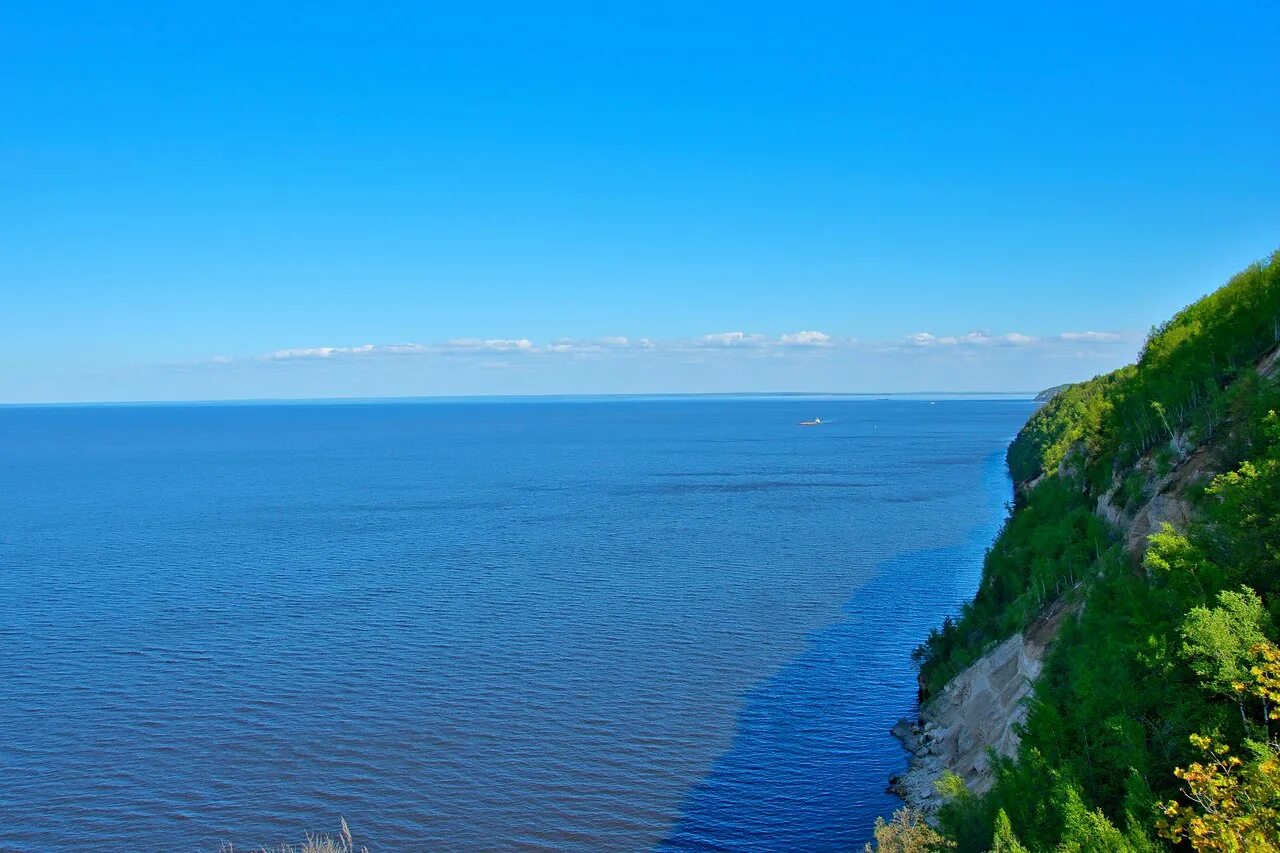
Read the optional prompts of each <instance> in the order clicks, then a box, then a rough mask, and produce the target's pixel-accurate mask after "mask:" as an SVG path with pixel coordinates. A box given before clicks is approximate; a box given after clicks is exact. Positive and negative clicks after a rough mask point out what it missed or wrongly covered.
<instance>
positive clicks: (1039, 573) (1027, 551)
mask: <svg viewBox="0 0 1280 853" xmlns="http://www.w3.org/2000/svg"><path fill="white" fill-rule="evenodd" d="M1107 545H1108V531H1107V528H1106V525H1105V524H1104V523H1103V522H1102V521H1101V520H1100V519H1099V518H1098V517H1097V516H1096V515H1094V514H1093V513H1092V512H1091V511H1090V510H1089V508H1088V506H1087V505H1086V504H1085V503H1084V500H1083V498H1082V497H1081V495H1080V494H1079V493H1078V492H1076V491H1074V490H1072V489H1071V488H1070V487H1069V485H1068V484H1067V483H1065V482H1064V481H1063V480H1061V479H1059V478H1056V477H1054V478H1050V479H1047V480H1045V481H1044V482H1042V483H1041V484H1040V485H1039V486H1037V487H1036V488H1035V489H1034V490H1033V491H1032V492H1031V494H1030V495H1029V496H1028V498H1027V499H1026V501H1025V502H1024V504H1023V506H1022V507H1020V508H1019V509H1018V511H1017V512H1015V513H1014V514H1013V515H1011V516H1010V517H1009V519H1008V520H1007V521H1006V522H1005V525H1004V528H1003V530H1002V531H1001V534H1000V536H999V537H998V538H997V540H996V542H995V544H994V545H993V546H992V547H991V549H990V550H988V551H987V555H986V558H985V561H984V564H983V570H982V583H981V585H980V586H979V589H978V594H977V595H976V596H975V597H974V600H973V601H972V602H971V603H969V604H967V605H965V607H964V608H963V610H962V612H961V614H960V618H959V620H952V619H947V620H945V621H944V622H943V624H942V628H941V629H940V630H935V631H933V632H931V633H930V635H929V637H928V639H927V640H926V641H925V643H924V644H923V645H922V646H921V647H920V648H919V649H917V650H916V653H915V658H916V660H917V661H918V662H919V663H920V666H921V675H922V681H923V682H924V683H925V685H926V686H927V688H928V692H934V691H936V690H938V689H940V688H941V686H942V685H943V684H945V683H946V682H947V681H948V680H949V679H950V678H951V677H952V676H954V675H955V674H956V673H957V672H959V671H960V670H962V669H964V668H965V667H966V666H968V665H969V664H970V663H972V662H973V661H974V660H975V659H976V658H977V657H978V656H979V655H981V654H982V653H983V652H984V651H985V650H986V649H987V648H988V647H989V646H990V645H991V644H992V643H995V642H999V641H1000V640H1003V639H1005V638H1006V637H1009V636H1010V635H1012V634H1013V633H1014V632H1016V631H1020V630H1022V629H1023V628H1025V627H1026V625H1027V623H1029V622H1030V621H1031V620H1032V619H1033V618H1035V617H1036V616H1037V615H1038V614H1039V613H1040V612H1041V611H1042V610H1043V609H1044V607H1045V605H1047V604H1050V603H1052V602H1054V601H1056V600H1057V599H1058V597H1059V596H1061V595H1062V594H1064V593H1066V592H1067V591H1068V590H1070V589H1072V588H1073V587H1074V586H1075V585H1076V584H1077V583H1078V582H1079V581H1080V580H1082V579H1083V578H1084V577H1085V576H1086V575H1087V574H1088V573H1089V572H1090V571H1091V570H1092V567H1093V566H1094V564H1095V562H1096V560H1097V556H1098V555H1099V554H1100V553H1101V552H1102V551H1103V550H1104V549H1105V548H1106V547H1107Z"/></svg>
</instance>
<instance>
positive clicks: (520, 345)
mask: <svg viewBox="0 0 1280 853" xmlns="http://www.w3.org/2000/svg"><path fill="white" fill-rule="evenodd" d="M446 346H448V347H453V348H456V349H471V350H494V351H496V352H516V351H528V350H532V349H533V341H531V340H529V339H528V338H515V339H511V338H491V339H484V340H482V339H480V338H456V339H454V340H452V341H449V342H448V343H447V344H446Z"/></svg>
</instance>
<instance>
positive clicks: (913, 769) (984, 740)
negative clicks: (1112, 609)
mask: <svg viewBox="0 0 1280 853" xmlns="http://www.w3.org/2000/svg"><path fill="white" fill-rule="evenodd" d="M1073 611H1074V607H1073V606H1071V605H1069V604H1068V603H1067V602H1066V601H1065V600H1060V601H1058V602H1057V603H1056V604H1054V605H1053V606H1052V607H1050V608H1049V610H1048V611H1046V612H1045V613H1044V615H1042V616H1041V617H1040V618H1039V619H1037V620H1036V621H1035V622H1033V623H1032V624H1031V625H1030V626H1029V627H1028V628H1027V631H1026V632H1025V634H1023V633H1019V634H1014V635H1013V636H1012V637H1010V638H1009V639H1007V640H1005V641H1004V642H1003V643H1000V644H999V645H998V646H996V647H995V648H993V649H991V650H990V651H988V652H987V653H986V654H984V655H983V656H982V657H980V658H978V660H976V661H974V663H973V664H972V665H971V666H969V667H968V668H967V669H965V670H964V671H963V672H961V673H959V674H958V675H956V677H955V678H953V679H951V681H949V682H947V685H946V686H945V687H944V688H942V692H941V693H940V694H938V696H936V697H934V698H933V699H931V700H930V701H929V702H928V703H927V704H925V705H924V707H922V708H921V709H920V719H919V721H918V722H916V723H912V722H911V721H909V720H900V721H898V724H897V725H895V726H894V727H893V734H894V736H895V737H897V738H898V740H899V741H901V742H902V745H903V746H904V747H905V748H906V749H907V751H908V752H910V753H911V757H910V759H909V766H908V768H907V771H906V772H905V773H903V774H902V775H901V776H895V777H894V778H893V779H892V780H891V781H890V786H889V790H890V791H892V792H893V793H895V794H897V795H898V796H900V797H902V798H903V799H904V800H906V801H907V803H908V804H909V805H911V806H913V807H915V808H918V809H922V810H923V811H925V812H933V811H936V810H937V808H938V807H939V806H940V805H942V797H941V795H940V794H939V793H938V791H937V787H936V783H937V782H938V780H940V779H941V778H942V776H943V774H944V773H945V772H947V771H950V772H952V773H955V774H956V775H958V776H959V777H960V778H961V779H963V780H964V781H965V784H966V785H967V786H968V788H969V790H971V791H973V792H975V793H982V792H984V791H986V790H988V789H989V788H990V787H991V785H992V783H993V781H994V774H993V773H992V770H991V767H990V766H989V761H988V757H987V749H988V748H991V749H994V750H995V751H996V753H997V754H999V755H1003V756H1009V757H1011V756H1013V755H1014V754H1015V753H1016V752H1017V749H1018V734H1017V731H1015V728H1016V727H1017V726H1018V725H1020V724H1021V723H1022V722H1024V721H1025V720H1026V717H1027V707H1026V702H1025V700H1026V698H1027V696H1028V695H1029V694H1030V693H1031V685H1032V682H1033V681H1035V679H1036V677H1037V676H1038V675H1040V671H1041V669H1042V668H1043V666H1044V663H1043V662H1044V656H1045V651H1046V649H1047V648H1048V646H1049V643H1050V642H1052V640H1053V638H1054V637H1056V636H1057V634H1058V629H1059V628H1060V627H1061V625H1062V620H1063V619H1064V618H1065V617H1066V616H1067V614H1068V613H1071V612H1073Z"/></svg>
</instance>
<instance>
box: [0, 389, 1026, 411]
mask: <svg viewBox="0 0 1280 853" xmlns="http://www.w3.org/2000/svg"><path fill="white" fill-rule="evenodd" d="M1040 393H1041V392H1040V391H657V392H631V393H628V392H608V393H599V394H595V393H560V394H423V395H407V396H384V397H229V398H222V399H204V400H198V399H197V400H68V401H46V402H0V409H40V408H76V407H111V406H119V407H143V406H254V405H359V404H370V403H426V402H455V401H456V402H465V401H474V402H486V401H489V402H496V401H504V400H528V401H537V400H547V401H552V400H593V399H602V398H603V399H616V400H625V399H639V398H645V399H653V398H658V399H679V398H695V397H775V398H786V397H830V398H839V397H877V398H881V397H1013V398H1022V397H1028V398H1033V397H1035V396H1036V395H1037V394H1040Z"/></svg>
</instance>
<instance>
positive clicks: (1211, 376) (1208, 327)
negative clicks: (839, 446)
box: [877, 252, 1280, 851]
mask: <svg viewBox="0 0 1280 853" xmlns="http://www.w3.org/2000/svg"><path fill="white" fill-rule="evenodd" d="M1278 340H1280V252H1277V253H1276V254H1275V255H1273V256H1272V257H1271V258H1270V259H1269V260H1268V261H1265V262H1262V263H1257V264H1254V265H1252V266H1250V267H1249V268H1247V269H1245V270H1244V271H1243V272H1241V273H1239V274H1238V275H1236V276H1235V277H1234V278H1233V279H1231V281H1230V282H1228V283H1227V284H1226V285H1225V286H1223V287H1222V288H1221V289H1219V290H1218V291H1216V292H1215V293H1213V294H1211V295H1210V296H1207V297H1205V298H1204V299H1201V300H1200V301H1198V302H1196V303H1194V304H1193V305H1190V306H1188V307H1187V308H1185V309H1184V310H1182V311H1180V312H1179V313H1178V314H1177V315H1176V316H1175V317H1173V318H1172V319H1171V320H1169V321H1168V322H1167V323H1164V324H1163V325H1161V326H1158V327H1156V328H1154V329H1152V330H1151V333H1150V335H1149V336H1148V338H1147V340H1146V343H1145V345H1144V346H1143V348H1142V351H1141V354H1140V356H1139V358H1138V360H1137V363H1135V364H1133V365H1130V366H1128V367H1124V368H1122V369H1120V370H1117V371H1115V372H1113V373H1110V374H1107V375H1105V376H1099V377H1097V378H1095V379H1092V380H1090V381H1088V382H1083V383H1080V384H1078V385H1073V386H1070V387H1068V388H1065V389H1062V390H1060V391H1059V392H1058V393H1056V394H1054V395H1053V396H1052V398H1051V399H1050V400H1049V401H1048V402H1047V403H1046V404H1045V405H1044V406H1043V407H1042V408H1041V409H1040V410H1039V411H1038V412H1037V413H1036V414H1035V415H1034V416H1033V417H1032V418H1031V419H1030V420H1029V422H1028V423H1027V425H1026V426H1025V427H1024V428H1023V429H1022V431H1021V433H1020V434H1019V435H1018V437H1017V439H1016V440H1015V441H1014V443H1013V444H1012V445H1011V446H1010V448H1009V452H1008V462H1009V468H1010V471H1011V473H1012V475H1013V478H1014V480H1015V483H1016V484H1017V491H1016V499H1015V505H1014V507H1013V511H1012V512H1011V514H1010V516H1009V518H1008V520H1007V521H1006V522H1005V525H1004V527H1003V529H1002V531H1001V533H1000V535H999V537H998V538H997V540H996V541H995V543H994V544H993V545H992V547H991V548H990V550H989V551H988V553H987V557H986V562H985V565H984V568H983V578H982V582H981V586H980V588H979V590H978V592H977V594H976V596H975V597H974V599H973V601H972V602H971V603H969V604H967V605H966V606H965V607H964V608H963V609H962V611H961V612H960V613H959V614H958V615H957V617H956V618H954V619H948V620H946V622H945V623H944V624H943V625H942V626H941V627H940V628H938V629H936V630H935V631H934V632H933V633H932V634H931V635H930V636H929V637H928V639H927V641H926V642H925V643H924V644H923V645H922V646H921V647H920V648H919V649H918V650H917V652H916V659H917V662H918V663H919V666H920V677H921V685H922V694H923V695H924V697H925V698H926V699H927V697H928V696H929V695H930V694H931V693H936V692H937V691H938V690H939V689H940V688H941V687H942V685H944V684H945V683H946V682H947V681H948V680H949V679H950V678H951V677H953V676H954V675H955V674H956V673H957V672H959V671H961V670H962V669H964V668H965V667H966V666H968V665H969V664H970V663H971V662H972V661H974V660H975V659H976V658H977V657H978V656H980V655H981V654H983V653H984V651H985V650H987V649H990V648H991V647H992V645H993V644H995V643H997V642H999V641H1000V640H1002V639H1004V638H1006V637H1009V636H1011V635H1013V634H1014V633H1015V632H1017V631H1020V630H1022V629H1023V628H1024V627H1026V626H1027V625H1028V624H1029V623H1030V622H1031V621H1032V620H1034V619H1035V618H1036V617H1037V615H1039V614H1040V613H1041V612H1042V611H1043V610H1044V609H1045V608H1046V607H1048V606H1049V605H1051V604H1054V603H1056V602H1059V601H1060V600H1062V599H1063V598H1064V597H1066V598H1067V599H1068V601H1070V602H1071V604H1072V606H1073V607H1074V608H1075V615H1074V617H1073V618H1069V619H1067V620H1066V622H1065V623H1064V626H1063V628H1062V631H1061V633H1060V635H1059V636H1058V638H1057V640H1056V642H1055V643H1054V645H1053V647H1052V650H1051V652H1050V654H1049V656H1048V658H1047V660H1046V663H1045V669H1044V671H1043V673H1042V674H1041V676H1040V678H1039V680H1038V681H1037V682H1036V683H1035V692H1034V697H1033V699H1032V700H1031V701H1032V704H1031V706H1030V709H1029V713H1028V717H1027V720H1026V724H1025V726H1024V727H1023V729H1022V731H1021V734H1022V738H1021V744H1020V746H1019V751H1018V754H1017V756H1016V758H1014V759H998V758H995V757H994V756H993V759H994V760H996V761H998V766H997V768H996V781H995V784H994V786H993V787H992V789H991V790H990V791H988V792H987V793H985V794H983V795H981V796H978V795H975V794H973V793H970V792H968V791H967V790H965V788H964V784H963V782H961V781H960V780H959V779H957V778H954V777H952V778H949V779H947V780H945V781H944V783H943V786H944V787H945V788H946V790H945V791H944V793H945V794H946V795H947V796H948V801H947V803H946V805H944V806H943V807H942V809H941V810H940V811H939V812H938V814H937V815H936V820H935V821H934V824H935V826H934V827H932V828H931V827H930V826H928V825H927V824H924V823H922V822H921V821H920V820H919V819H918V816H916V815H912V814H910V813H908V812H906V811H904V812H903V813H900V814H899V815H898V816H896V817H895V820H894V821H892V822H890V823H888V824H884V823H883V822H882V823H881V824H880V825H879V826H878V827H877V837H878V839H879V846H880V849H881V850H886V851H887V850H928V849H958V850H961V851H984V850H997V851H1016V850H1031V851H1048V850H1069V851H1075V850H1109V851H1110V850H1115V851H1123V850H1134V851H1149V850H1161V849H1168V848H1186V849H1198V850H1229V851H1255V850H1259V851H1265V850H1280V646H1277V640H1278V639H1280V417H1278V416H1277V411H1280V382H1277V380H1276V379H1273V378H1272V376H1271V373H1272V368H1273V362H1274V359H1275V350H1276V346H1277V341H1278ZM1158 494H1159V495H1162V496H1163V497H1164V498H1166V499H1168V498H1172V499H1175V500H1177V501H1180V502H1181V503H1182V504H1184V505H1185V506H1187V507H1189V509H1190V511H1189V513H1188V514H1187V517H1188V518H1190V519H1191V520H1190V521H1188V522H1186V523H1183V524H1182V525H1181V526H1180V527H1174V526H1172V525H1170V524H1168V523H1164V524H1161V525H1157V526H1155V528H1154V529H1153V530H1151V531H1150V535H1149V536H1147V537H1145V541H1139V542H1138V544H1137V547H1134V543H1133V542H1131V541H1130V542H1126V539H1125V536H1124V530H1123V529H1122V528H1123V527H1124V526H1125V524H1126V522H1127V520H1128V519H1131V518H1132V517H1133V516H1134V514H1136V513H1137V512H1138V510H1139V508H1141V507H1143V506H1146V505H1147V504H1148V503H1149V502H1151V501H1152V499H1153V498H1155V497H1156V496H1157V495H1158ZM1104 509H1105V510H1106V511H1103V510H1104ZM895 845H896V846H895Z"/></svg>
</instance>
